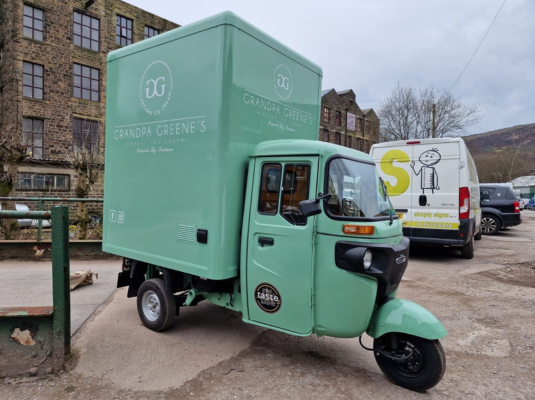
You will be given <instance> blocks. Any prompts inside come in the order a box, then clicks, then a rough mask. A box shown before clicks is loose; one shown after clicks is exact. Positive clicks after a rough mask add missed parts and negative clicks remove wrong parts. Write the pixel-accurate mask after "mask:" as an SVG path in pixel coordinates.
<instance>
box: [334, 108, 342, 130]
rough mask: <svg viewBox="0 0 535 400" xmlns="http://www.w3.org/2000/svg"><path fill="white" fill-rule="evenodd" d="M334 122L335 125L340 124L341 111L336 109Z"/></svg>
mask: <svg viewBox="0 0 535 400" xmlns="http://www.w3.org/2000/svg"><path fill="white" fill-rule="evenodd" d="M335 123H336V126H342V111H339V110H336V117H335Z"/></svg>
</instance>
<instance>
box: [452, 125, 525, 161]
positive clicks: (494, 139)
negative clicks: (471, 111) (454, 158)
mask: <svg viewBox="0 0 535 400" xmlns="http://www.w3.org/2000/svg"><path fill="white" fill-rule="evenodd" d="M463 139H464V141H465V143H466V146H468V149H469V150H470V153H472V154H473V155H476V154H481V153H489V152H496V151H501V150H512V149H516V147H517V146H518V145H521V147H520V152H521V153H522V154H524V155H527V154H531V155H533V154H535V124H527V125H518V126H512V127H510V128H504V129H498V130H496V131H490V132H485V133H479V134H476V135H470V136H464V137H463Z"/></svg>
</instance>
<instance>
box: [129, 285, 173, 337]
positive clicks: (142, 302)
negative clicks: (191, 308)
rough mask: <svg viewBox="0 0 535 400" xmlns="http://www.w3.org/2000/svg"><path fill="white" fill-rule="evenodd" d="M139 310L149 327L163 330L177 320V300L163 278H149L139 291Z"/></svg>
mask: <svg viewBox="0 0 535 400" xmlns="http://www.w3.org/2000/svg"><path fill="white" fill-rule="evenodd" d="M137 312H138V314H139V318H141V321H142V322H143V325H145V326H146V327H147V328H149V329H152V330H153V331H157V332H159V331H163V330H164V329H167V328H169V327H170V326H171V325H173V323H174V322H175V313H176V302H175V298H174V296H173V293H171V291H170V290H167V289H166V288H165V283H164V281H163V280H162V279H149V280H148V281H145V282H143V283H142V284H141V286H140V287H139V291H138V293H137Z"/></svg>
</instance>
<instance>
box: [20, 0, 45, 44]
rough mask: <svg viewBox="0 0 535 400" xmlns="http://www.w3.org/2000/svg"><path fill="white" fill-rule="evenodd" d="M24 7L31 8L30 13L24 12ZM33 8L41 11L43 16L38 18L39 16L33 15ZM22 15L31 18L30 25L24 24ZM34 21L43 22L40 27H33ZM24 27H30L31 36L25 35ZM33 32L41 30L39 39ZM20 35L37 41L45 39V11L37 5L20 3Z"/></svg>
mask: <svg viewBox="0 0 535 400" xmlns="http://www.w3.org/2000/svg"><path fill="white" fill-rule="evenodd" d="M26 7H28V8H31V10H32V15H27V14H25V8H26ZM35 10H38V11H41V12H42V13H43V18H42V19H39V18H36V17H35ZM24 17H28V18H30V19H31V22H32V24H31V25H32V26H27V25H26V22H25V21H24V19H25V18H24ZM35 21H41V23H42V24H43V27H42V29H37V28H35ZM24 28H27V29H30V30H31V33H32V35H31V36H27V35H25V33H24ZM35 32H41V35H42V38H41V39H37V38H36V37H35ZM22 36H23V37H25V38H30V39H33V40H37V41H39V42H43V41H44V40H45V11H44V10H42V9H40V8H38V7H34V6H33V5H31V4H26V3H23V5H22Z"/></svg>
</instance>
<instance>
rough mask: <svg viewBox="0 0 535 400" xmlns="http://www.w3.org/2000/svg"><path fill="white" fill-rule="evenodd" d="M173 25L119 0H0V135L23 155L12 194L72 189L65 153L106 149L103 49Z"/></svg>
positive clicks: (97, 192) (68, 193)
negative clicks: (18, 144) (20, 145)
mask: <svg viewBox="0 0 535 400" xmlns="http://www.w3.org/2000/svg"><path fill="white" fill-rule="evenodd" d="M177 27H179V25H178V24H175V23H173V22H170V21H168V20H166V19H163V18H160V17H158V16H156V15H154V14H151V13H149V12H146V11H143V10H141V9H139V8H137V7H134V6H132V5H130V4H128V3H125V2H123V1H120V0H106V1H102V0H96V1H95V0H86V1H77V0H28V1H23V0H1V1H0V135H1V136H0V137H3V138H6V137H11V138H20V139H21V140H23V141H24V146H25V147H27V151H26V154H27V155H28V157H27V158H26V160H25V161H24V162H23V163H22V164H21V165H20V166H19V168H18V171H19V172H18V179H17V192H16V195H17V196H25V197H30V196H48V197H76V196H75V191H74V189H75V187H76V179H77V176H76V173H75V170H74V169H73V168H72V164H71V163H70V162H69V159H70V156H69V155H70V154H72V153H73V150H76V149H77V148H80V147H85V148H86V149H91V150H92V151H98V152H100V153H102V152H103V151H104V137H105V101H106V55H107V54H108V52H110V51H112V50H115V49H118V48H120V47H122V46H127V45H129V44H131V43H135V42H139V41H141V40H144V39H147V38H149V37H152V36H155V35H158V34H159V33H162V32H164V31H168V30H171V29H174V28H177ZM102 191H103V187H102V179H101V182H100V183H99V184H97V185H95V187H94V189H93V192H92V193H91V194H90V195H91V196H92V197H102Z"/></svg>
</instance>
